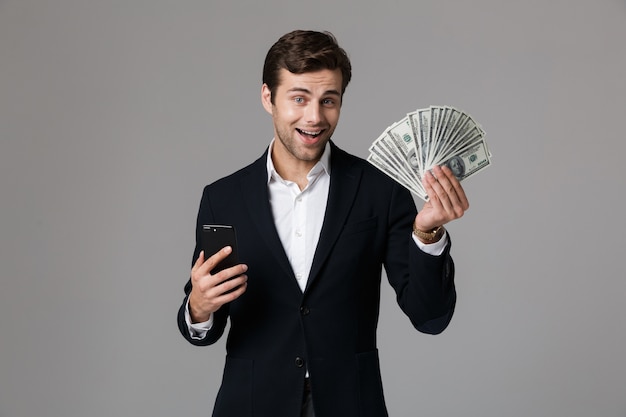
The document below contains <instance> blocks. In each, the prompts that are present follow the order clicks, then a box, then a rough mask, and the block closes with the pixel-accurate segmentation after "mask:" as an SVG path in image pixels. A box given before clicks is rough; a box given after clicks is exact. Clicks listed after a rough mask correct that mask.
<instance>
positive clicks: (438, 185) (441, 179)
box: [429, 166, 452, 213]
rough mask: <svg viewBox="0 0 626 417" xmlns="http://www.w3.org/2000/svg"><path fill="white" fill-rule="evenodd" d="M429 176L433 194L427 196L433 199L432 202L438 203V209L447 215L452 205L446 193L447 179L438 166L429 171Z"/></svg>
mask: <svg viewBox="0 0 626 417" xmlns="http://www.w3.org/2000/svg"><path fill="white" fill-rule="evenodd" d="M429 174H430V185H431V188H432V189H433V191H434V192H433V194H432V195H430V194H429V196H430V197H434V199H433V200H434V201H439V204H438V208H439V209H441V210H443V211H445V212H446V213H449V212H450V210H451V206H452V203H451V201H450V196H448V193H447V192H446V188H445V185H446V182H447V178H445V175H444V174H443V172H442V171H441V168H440V167H438V166H434V167H433V169H432V172H430V171H429Z"/></svg>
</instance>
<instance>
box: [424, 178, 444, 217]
mask: <svg viewBox="0 0 626 417" xmlns="http://www.w3.org/2000/svg"><path fill="white" fill-rule="evenodd" d="M423 183H424V188H425V189H426V194H427V195H428V198H429V202H430V204H431V205H432V207H433V208H434V209H437V210H438V211H439V210H441V209H442V205H441V201H440V199H439V195H438V194H437V190H435V186H436V185H438V182H437V178H435V176H434V175H433V173H432V172H430V171H426V173H425V175H424V181H423Z"/></svg>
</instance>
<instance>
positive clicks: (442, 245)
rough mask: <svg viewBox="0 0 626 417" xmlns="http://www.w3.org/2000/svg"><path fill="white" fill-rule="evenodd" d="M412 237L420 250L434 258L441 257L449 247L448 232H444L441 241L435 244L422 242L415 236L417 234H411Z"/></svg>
mask: <svg viewBox="0 0 626 417" xmlns="http://www.w3.org/2000/svg"><path fill="white" fill-rule="evenodd" d="M411 236H412V237H413V241H414V242H415V244H416V245H417V247H418V248H420V249H421V251H422V252H424V253H427V254H429V255H433V256H439V255H441V254H442V253H443V251H444V250H445V249H446V246H447V245H448V232H447V231H446V230H444V231H443V236H441V239H439V240H438V241H437V242H434V243H424V242H422V241H421V240H419V239H418V238H417V236H415V233H411Z"/></svg>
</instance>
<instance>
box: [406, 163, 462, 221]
mask: <svg viewBox="0 0 626 417" xmlns="http://www.w3.org/2000/svg"><path fill="white" fill-rule="evenodd" d="M433 174H434V175H433ZM422 184H423V185H424V188H425V189H426V193H427V194H428V197H429V199H428V200H429V201H428V202H426V203H425V204H424V207H422V210H420V212H419V213H418V214H417V216H416V217H415V223H414V226H415V227H416V228H417V229H418V230H421V231H424V232H427V231H430V230H433V229H435V228H437V227H439V226H443V225H444V224H446V223H448V222H450V221H452V220H455V219H458V218H460V217H462V216H463V214H464V213H465V211H467V209H469V202H468V201H467V197H466V196H465V191H463V187H462V186H461V184H460V183H459V180H457V179H456V177H455V176H454V174H453V173H452V171H451V170H450V168H448V167H447V166H443V167H440V166H435V167H433V169H432V171H427V172H426V174H425V175H424V178H422Z"/></svg>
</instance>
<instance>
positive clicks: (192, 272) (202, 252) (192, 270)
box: [191, 250, 204, 279]
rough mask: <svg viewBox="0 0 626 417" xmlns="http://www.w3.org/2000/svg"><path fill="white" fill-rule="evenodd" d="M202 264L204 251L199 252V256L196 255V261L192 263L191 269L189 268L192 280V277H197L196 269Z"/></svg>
mask: <svg viewBox="0 0 626 417" xmlns="http://www.w3.org/2000/svg"><path fill="white" fill-rule="evenodd" d="M203 263H204V251H203V250H201V251H200V254H199V255H198V259H196V262H194V264H193V267H192V268H191V278H192V279H194V277H197V275H198V269H200V267H201V266H202V264H203Z"/></svg>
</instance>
